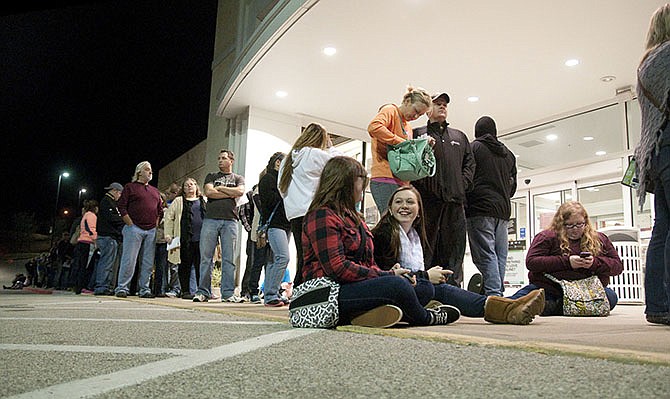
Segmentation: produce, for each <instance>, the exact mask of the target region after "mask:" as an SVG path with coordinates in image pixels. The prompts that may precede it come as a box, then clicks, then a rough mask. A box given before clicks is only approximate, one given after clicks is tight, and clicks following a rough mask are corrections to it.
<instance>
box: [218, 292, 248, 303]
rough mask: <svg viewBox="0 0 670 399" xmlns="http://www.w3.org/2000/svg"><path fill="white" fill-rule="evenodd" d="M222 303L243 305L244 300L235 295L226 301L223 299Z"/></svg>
mask: <svg viewBox="0 0 670 399" xmlns="http://www.w3.org/2000/svg"><path fill="white" fill-rule="evenodd" d="M221 302H231V303H241V302H243V299H242V298H240V297H239V296H237V295H235V294H233V295H231V296H229V297H228V298H226V299H222V300H221Z"/></svg>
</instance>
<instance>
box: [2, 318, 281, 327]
mask: <svg viewBox="0 0 670 399" xmlns="http://www.w3.org/2000/svg"><path fill="white" fill-rule="evenodd" d="M0 320H31V321H94V322H98V321H104V322H110V321H111V322H127V323H187V324H191V323H194V324H240V325H272V324H283V323H280V322H278V321H242V320H227V321H226V320H162V319H153V320H152V319H109V318H105V319H95V318H84V317H0Z"/></svg>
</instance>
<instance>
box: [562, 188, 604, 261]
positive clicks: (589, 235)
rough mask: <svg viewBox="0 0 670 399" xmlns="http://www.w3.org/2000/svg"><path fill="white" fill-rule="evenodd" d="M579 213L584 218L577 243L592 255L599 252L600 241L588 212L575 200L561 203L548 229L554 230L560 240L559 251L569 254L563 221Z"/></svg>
mask: <svg viewBox="0 0 670 399" xmlns="http://www.w3.org/2000/svg"><path fill="white" fill-rule="evenodd" d="M575 214H580V215H582V217H583V218H584V223H585V224H584V234H583V235H582V238H581V241H580V243H579V248H581V250H582V251H586V252H591V253H592V254H593V255H594V256H596V255H598V254H600V250H601V249H602V243H601V242H600V237H599V236H598V232H597V231H596V230H595V229H594V228H593V226H592V225H591V221H590V220H589V214H588V213H587V212H586V209H585V208H584V206H583V205H582V204H581V203H579V202H577V201H568V202H565V203H563V204H562V205H561V206H560V207H559V208H558V210H557V211H556V213H555V214H554V218H553V219H552V221H551V226H549V230H553V231H554V232H556V235H557V236H558V240H559V242H560V247H561V253H563V254H564V255H569V254H570V240H569V239H568V234H567V230H566V229H565V222H566V221H567V220H568V219H570V218H571V217H572V215H575Z"/></svg>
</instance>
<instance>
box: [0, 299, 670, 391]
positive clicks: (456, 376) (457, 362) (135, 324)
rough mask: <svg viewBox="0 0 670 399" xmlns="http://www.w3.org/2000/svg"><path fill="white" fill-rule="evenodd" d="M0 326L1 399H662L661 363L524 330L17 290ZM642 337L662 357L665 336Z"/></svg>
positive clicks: (664, 366) (667, 370)
mask: <svg viewBox="0 0 670 399" xmlns="http://www.w3.org/2000/svg"><path fill="white" fill-rule="evenodd" d="M170 301H172V302H170ZM244 306H246V308H244ZM0 319H1V320H2V322H1V324H0V326H1V327H0V337H1V340H0V364H1V365H2V370H3V381H6V383H5V384H4V388H3V390H2V392H1V393H0V395H1V396H2V397H12V398H46V397H48V398H75V397H95V398H184V397H189V398H196V397H198V398H200V397H212V398H214V397H215V398H237V397H265V396H271V397H292V398H314V397H333V398H373V397H374V398H401V397H402V398H407V397H435V398H437V397H440V398H444V397H453V398H457V397H458V398H462V397H493V396H495V397H499V398H518V397H542V398H559V397H560V398H563V397H567V396H569V397H574V398H589V397H612V398H619V397H622V398H623V397H636V398H640V397H648V398H652V397H653V398H660V397H670V379H669V378H668V375H670V362H666V361H664V360H663V358H662V357H661V358H656V359H654V358H645V357H642V358H639V359H636V358H635V357H634V356H632V355H630V353H629V355H630V356H627V357H626V356H623V357H622V356H614V353H610V354H609V355H608V352H607V351H606V350H605V351H603V352H602V356H594V355H593V354H585V355H580V354H578V353H577V354H576V353H572V352H571V350H572V351H573V352H574V351H575V348H579V347H580V346H579V345H581V344H579V345H572V349H571V350H568V349H566V350H565V351H558V350H556V348H553V346H552V345H554V346H555V345H557V344H558V342H554V343H551V342H549V341H548V340H547V343H548V349H547V350H545V351H543V350H538V348H537V347H533V346H532V345H530V344H529V342H537V341H536V338H537V336H535V335H533V334H539V332H533V331H534V330H532V326H533V325H532V324H531V326H494V325H490V324H487V323H485V322H483V321H481V320H477V319H467V318H465V319H464V320H462V321H459V322H457V323H456V324H454V325H453V326H440V327H431V328H397V329H389V330H377V329H363V328H358V329H356V328H352V327H343V328H339V329H338V330H308V329H293V328H291V327H290V326H289V325H288V324H287V323H286V317H285V310H282V309H267V308H264V307H262V306H259V305H248V304H247V305H233V304H223V303H220V302H218V303H215V302H210V303H207V304H197V303H192V302H189V301H182V300H177V299H171V300H170V299H164V300H163V299H161V300H151V299H146V300H145V299H138V298H137V297H129V298H128V299H117V298H113V297H94V296H87V295H73V294H70V293H58V292H57V293H51V294H38V293H33V292H30V291H28V290H23V291H9V290H4V291H2V292H0ZM551 319H554V318H544V319H542V318H539V319H538V320H536V322H534V323H537V326H540V327H542V326H543V325H544V327H542V328H536V330H540V329H541V330H550V329H551V327H550V326H547V325H546V323H550V322H552V320H551ZM560 319H566V318H560ZM609 319H610V320H614V321H616V319H614V318H609ZM556 320H557V321H558V319H556ZM601 320H606V319H601ZM568 321H569V322H572V323H573V324H572V328H573V330H574V332H575V335H577V336H579V335H580V334H579V331H578V327H579V324H578V323H577V322H576V321H574V319H570V320H568ZM459 323H461V326H458V324H459ZM557 324H558V327H557V328H559V330H560V329H561V328H562V327H560V323H557ZM537 326H536V327H537ZM454 327H456V328H454ZM459 327H460V328H459ZM501 327H502V329H500V328H501ZM504 327H512V328H511V329H505V328H504ZM649 328H650V329H651V331H654V333H659V334H665V335H661V336H665V338H666V341H665V346H663V345H661V346H659V348H660V349H659V352H661V351H662V349H663V348H665V349H666V350H665V353H666V354H667V352H668V351H667V349H668V346H667V343H668V340H669V339H670V329H654V327H649ZM470 330H484V331H487V330H488V332H487V333H486V335H487V336H488V338H487V337H486V336H481V335H480V336H479V337H477V336H476V335H472V334H471V335H468V331H470ZM586 330H588V329H586ZM515 331H516V332H517V333H518V334H514V332H515ZM531 332H533V334H530V333H531ZM529 334H530V335H531V338H532V340H524V339H523V336H524V335H525V336H528V335H529ZM606 335H607V334H606V331H603V336H606ZM540 336H542V334H540ZM547 336H549V335H547ZM467 337H470V338H471V340H470V341H468V340H467V339H466V338H467ZM505 337H507V338H505ZM503 342H508V343H510V345H503V344H502V343H503ZM515 342H516V343H515ZM582 343H584V342H582ZM549 344H551V345H549ZM563 345H565V346H566V348H567V347H569V346H570V345H569V344H563ZM552 348H553V349H552ZM647 349H648V348H647ZM629 351H630V352H631V353H633V352H638V353H645V351H642V350H639V351H633V350H629ZM577 352H578V351H577ZM619 355H621V354H619Z"/></svg>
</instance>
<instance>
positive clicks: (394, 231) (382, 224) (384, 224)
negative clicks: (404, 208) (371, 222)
mask: <svg viewBox="0 0 670 399" xmlns="http://www.w3.org/2000/svg"><path fill="white" fill-rule="evenodd" d="M403 191H411V192H412V193H414V195H415V196H416V202H417V204H419V212H418V214H417V217H416V219H414V222H412V227H413V228H414V230H416V232H417V233H418V234H419V239H420V240H421V247H422V248H427V247H428V240H427V239H426V225H425V223H424V217H423V200H422V199H421V194H419V191H418V190H417V189H415V188H414V187H412V186H401V187H398V188H397V189H396V190H395V191H394V192H393V195H391V198H389V201H388V209H389V211H388V212H385V213H384V215H383V216H382V218H381V219H380V220H379V222H378V223H377V225H375V227H374V228H373V229H372V235H375V232H376V231H379V230H381V229H388V230H389V232H390V233H391V245H390V247H391V254H390V255H391V256H392V258H391V259H400V249H401V243H400V229H401V227H400V223H398V219H396V218H395V216H393V215H392V214H391V211H390V210H391V204H393V200H394V199H395V196H396V194H398V193H400V192H403Z"/></svg>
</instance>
